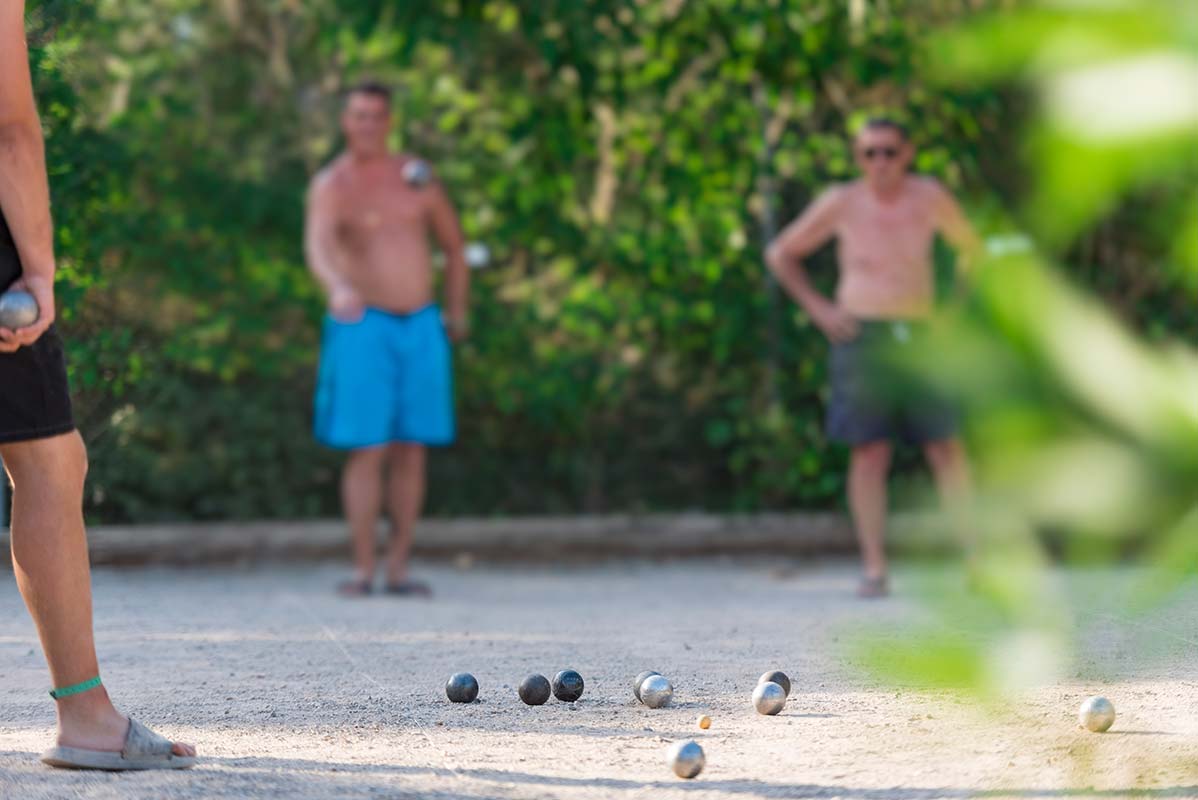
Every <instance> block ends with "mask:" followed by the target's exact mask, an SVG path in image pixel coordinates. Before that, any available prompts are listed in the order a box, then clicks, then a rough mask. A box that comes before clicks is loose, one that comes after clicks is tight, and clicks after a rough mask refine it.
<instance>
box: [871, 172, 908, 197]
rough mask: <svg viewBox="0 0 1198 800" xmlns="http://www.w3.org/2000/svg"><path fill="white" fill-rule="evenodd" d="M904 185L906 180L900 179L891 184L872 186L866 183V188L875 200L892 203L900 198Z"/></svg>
mask: <svg viewBox="0 0 1198 800" xmlns="http://www.w3.org/2000/svg"><path fill="white" fill-rule="evenodd" d="M906 183H907V179H906V178H902V179H900V180H898V181H895V182H894V183H892V184H883V185H874V184H870V183H867V184H866V187H867V188H868V189H869V193H870V194H871V195H873V196H874V198H875V199H876V200H879V201H880V202H883V203H893V202H894V201H896V200H898V199H899V197H901V196H902V194H903V186H904V185H905V184H906Z"/></svg>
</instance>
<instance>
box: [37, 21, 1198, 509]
mask: <svg viewBox="0 0 1198 800" xmlns="http://www.w3.org/2000/svg"><path fill="white" fill-rule="evenodd" d="M852 5H853V4H847V3H844V2H842V0H805V1H804V2H767V1H766V0H760V1H759V2H749V3H746V2H734V1H733V0H705V1H704V2H699V3H687V2H678V0H652V1H651V2H643V3H635V4H633V3H624V2H615V1H614V0H597V1H596V2H589V3H585V4H584V3H576V2H569V1H568V0H555V1H554V2H543V1H542V2H533V1H532V0H520V1H519V2H517V1H516V0H504V1H500V0H486V1H484V0H474V1H470V0H459V1H458V2H405V3H390V2H382V1H381V0H353V2H349V1H348V0H313V1H312V2H308V3H284V2H255V3H250V2H245V1H244V0H221V2H212V3H205V2H199V0H146V2H141V3H135V4H130V3H119V2H115V0H96V1H95V2H90V3H62V2H50V1H49V0H43V1H42V2H34V3H32V5H31V12H30V30H31V36H32V39H33V43H34V49H33V59H34V66H35V74H36V79H37V82H38V92H39V97H40V100H41V104H42V107H43V110H44V112H45V117H46V129H47V134H48V141H49V148H50V164H51V170H52V182H53V191H54V196H55V208H56V216H57V220H58V230H59V252H60V257H61V260H62V265H63V269H62V281H61V287H60V291H61V293H62V298H63V301H64V306H65V313H64V325H63V327H64V332H65V334H66V336H67V339H68V343H69V347H70V355H71V364H72V367H71V368H72V379H73V382H74V386H75V390H76V392H77V394H78V398H77V404H78V407H79V411H80V416H81V422H82V427H83V430H84V432H85V434H86V436H87V438H88V440H89V442H90V443H91V446H92V463H93V467H92V478H91V486H92V494H91V497H90V500H89V510H90V512H91V514H92V516H93V517H94V518H97V519H104V520H130V519H146V518H164V517H196V518H211V517H225V516H290V515H308V514H330V513H334V512H335V511H336V510H337V504H336V489H335V481H334V480H333V476H334V472H335V468H336V464H337V461H338V458H337V456H336V455H335V454H330V453H327V452H323V451H321V450H320V449H318V448H317V447H316V446H315V445H314V444H313V443H312V441H311V437H310V434H309V430H308V421H307V420H308V414H309V406H310V395H311V384H312V380H313V376H314V372H315V361H316V355H317V347H318V325H319V318H320V314H321V305H322V298H321V297H320V296H319V292H318V291H317V289H316V287H315V286H314V284H313V283H312V281H311V280H310V279H309V278H308V276H307V274H306V272H305V270H304V267H303V259H302V252H301V247H300V236H301V227H302V203H303V193H304V188H305V185H306V182H307V180H308V178H309V176H310V175H311V174H312V173H313V172H314V171H315V170H316V169H317V168H319V166H320V165H321V164H322V163H323V162H324V161H326V160H327V159H328V158H330V157H331V156H332V154H333V153H334V152H335V151H336V149H337V147H338V136H337V132H336V112H337V108H338V103H339V92H340V91H341V90H342V89H343V88H344V87H345V86H346V85H347V84H348V83H349V82H351V81H352V80H354V79H355V78H356V77H358V76H362V75H372V76H378V77H382V78H384V79H386V80H389V81H392V82H393V83H395V84H396V85H397V86H398V87H400V94H399V98H398V110H399V116H400V125H399V130H398V131H397V144H400V145H402V146H403V147H404V148H406V149H409V150H411V151H414V152H418V153H420V154H422V155H424V156H425V157H427V158H429V159H431V160H432V161H433V162H434V163H435V164H436V165H437V168H438V170H439V172H440V174H441V175H442V177H443V178H444V180H445V181H446V182H447V184H448V186H449V187H450V191H451V194H452V195H453V197H454V199H455V200H456V201H457V203H458V205H459V206H460V207H461V210H462V216H463V223H464V226H465V228H466V231H467V234H468V236H469V237H470V238H471V239H476V240H482V241H486V242H488V243H489V245H490V246H491V249H492V252H493V255H494V260H495V264H496V266H494V267H493V268H491V269H490V270H488V271H486V272H482V273H476V288H475V311H474V314H475V318H474V330H475V334H474V337H473V339H472V340H471V341H470V342H469V343H467V344H465V345H464V346H462V347H460V348H459V349H458V351H457V356H456V360H457V365H456V366H457V382H458V409H459V413H460V417H461V443H460V444H459V445H457V446H455V447H454V448H452V449H451V450H449V451H446V452H443V453H438V454H437V455H436V456H435V458H434V460H433V467H432V468H433V473H434V475H433V484H432V486H433V490H432V497H431V498H430V505H431V509H432V511H433V512H435V513H466V512H469V513H484V514H487V513H511V512H535V511H576V510H605V509H629V508H633V509H635V508H690V507H701V508H711V509H756V508H776V507H789V506H807V507H825V506H830V505H835V504H837V503H839V502H840V501H839V497H840V494H841V490H842V477H841V475H842V470H843V464H844V456H843V453H841V452H839V451H837V450H835V449H832V448H830V447H828V446H827V445H826V443H825V442H824V439H823V435H822V398H823V392H824V389H823V386H824V360H825V353H826V345H825V343H824V342H823V341H822V339H821V338H820V336H819V335H818V334H817V332H816V331H815V330H814V328H813V327H812V326H811V324H810V322H809V321H808V320H807V319H805V317H804V316H803V315H802V314H801V313H799V312H797V311H794V310H793V309H792V306H791V305H790V304H789V303H788V302H785V301H783V300H781V299H780V298H778V297H777V295H776V292H775V290H773V288H772V286H771V285H770V284H769V282H768V281H767V280H766V279H765V277H764V270H763V269H762V266H761V263H760V261H761V259H760V251H761V247H762V243H763V238H764V236H765V235H767V234H768V232H769V231H770V229H771V225H772V223H773V221H776V220H783V219H785V218H787V217H789V216H790V215H792V214H794V213H796V212H797V211H798V210H799V208H800V207H801V206H802V205H803V204H804V203H805V202H807V201H808V200H809V199H810V198H811V197H812V196H813V195H814V194H815V193H816V192H817V191H819V189H820V188H821V187H822V186H824V185H825V184H827V183H828V182H830V181H836V180H843V179H846V178H849V177H850V176H851V174H852V168H851V159H850V153H849V148H848V143H847V140H846V134H847V133H848V132H849V131H850V130H851V128H852V126H853V125H854V124H855V123H856V122H858V121H859V120H860V118H861V117H862V116H863V115H864V114H867V113H870V112H874V111H880V110H890V111H894V112H896V113H898V114H899V115H900V116H903V117H904V118H906V119H907V120H909V121H911V122H912V123H913V127H914V129H915V132H916V137H917V141H918V144H919V146H920V151H921V155H920V158H919V168H920V169H921V170H923V171H926V172H930V173H933V174H936V175H938V176H940V177H941V178H942V179H943V180H945V181H946V183H947V184H948V185H950V186H951V187H952V188H954V189H955V190H957V191H958V192H960V193H962V194H963V195H965V196H967V197H969V198H971V199H972V200H973V201H974V203H975V205H976V206H977V207H978V208H979V209H991V208H1004V207H1013V206H1014V205H1015V202H1014V201H1015V199H1016V198H1019V197H1021V196H1022V190H1023V188H1024V187H1023V186H1022V185H1020V184H1019V183H1018V182H1017V181H1015V180H1014V179H1013V177H1012V175H1013V174H1014V173H1016V172H1017V170H1013V169H1012V168H1011V164H1012V162H1013V161H1016V160H1017V159H1019V158H1020V157H1021V149H1020V144H1019V141H1018V140H1017V138H1016V137H1014V136H1013V135H1012V129H1013V126H1017V125H1018V124H1019V123H1020V121H1021V120H1023V119H1025V117H1026V111H1025V110H1024V109H1025V108H1026V105H1027V102H1026V101H1027V91H1026V90H1025V89H1023V88H1022V87H1021V86H1020V85H1019V83H1018V81H1016V80H1015V79H1013V78H1012V79H1005V78H1004V80H1003V81H1002V82H1000V83H998V84H997V85H994V86H988V87H979V86H976V85H975V86H969V85H943V84H941V83H940V82H938V81H936V80H929V79H928V78H926V77H925V74H926V69H927V63H926V62H927V61H928V59H929V58H930V57H932V56H931V54H932V53H933V52H934V51H933V49H932V48H930V47H929V44H930V38H929V37H930V35H931V33H932V32H934V31H936V30H939V29H942V28H943V27H944V26H945V25H947V24H949V23H952V22H955V21H959V20H960V19H962V18H964V17H968V16H970V15H971V14H974V13H975V11H974V9H976V7H977V6H978V5H979V4H978V3H976V2H965V0H961V1H960V2H956V1H952V0H946V1H945V2H936V3H930V2H923V0H891V2H888V3H885V4H881V3H866V4H863V7H864V8H865V9H866V13H865V14H864V15H863V16H861V17H859V18H856V17H854V16H853V15H852V13H851V11H850V6H852ZM1013 19H1014V18H1013ZM1144 25H1145V26H1148V25H1149V23H1148V22H1145V23H1144ZM1029 48H1030V46H1029ZM1026 49H1027V48H1025V50H1026ZM990 74H994V73H993V71H991V73H990ZM1004 74H1005V73H1004ZM1123 174H1124V173H1123V172H1120V173H1119V175H1123ZM1111 180H1112V181H1113V180H1114V178H1112V179H1111ZM1120 180H1122V179H1121V178H1120ZM1166 183H1168V182H1166ZM1118 185H1119V186H1122V185H1123V184H1122V183H1120V184H1118ZM1136 185H1137V187H1138V188H1137V191H1138V192H1141V193H1143V195H1144V197H1145V198H1149V197H1156V196H1157V195H1158V194H1160V193H1162V192H1163V193H1165V194H1167V195H1168V196H1169V197H1170V198H1172V196H1173V195H1172V193H1171V189H1169V188H1168V186H1165V187H1164V188H1162V187H1161V185H1159V182H1157V181H1141V182H1138V183H1137V184H1136ZM1170 185H1171V184H1170ZM1190 185H1191V186H1192V183H1191V184H1190ZM1043 202H1048V201H1043ZM1186 202H1188V203H1189V205H1188V206H1186V207H1185V208H1187V209H1190V208H1193V205H1194V203H1195V198H1194V195H1193V194H1192V192H1191V194H1190V196H1189V197H1188V200H1187V201H1186ZM1102 208H1103V209H1109V214H1108V215H1107V216H1106V217H1105V218H1104V219H1101V220H1099V221H1097V222H1093V223H1087V224H1086V225H1082V224H1080V223H1079V220H1081V219H1082V217H1081V216H1080V214H1081V212H1080V211H1079V212H1078V214H1077V215H1073V216H1071V217H1070V220H1071V222H1070V227H1069V228H1068V229H1067V230H1062V232H1060V233H1059V235H1058V237H1057V240H1059V241H1060V242H1061V244H1060V249H1061V251H1062V252H1064V253H1065V254H1066V256H1067V260H1068V261H1069V262H1070V263H1072V264H1075V266H1074V267H1072V270H1073V272H1074V274H1075V275H1076V276H1077V277H1078V279H1079V280H1081V281H1083V282H1085V283H1087V284H1089V285H1091V286H1093V287H1094V288H1096V289H1097V290H1099V291H1100V292H1102V293H1103V294H1104V295H1106V296H1109V297H1111V298H1112V299H1113V301H1114V302H1117V303H1119V304H1120V306H1121V308H1122V309H1123V311H1124V312H1125V314H1126V315H1127V316H1128V317H1129V318H1131V319H1133V320H1134V321H1135V322H1136V323H1137V324H1138V325H1140V326H1141V327H1142V328H1144V329H1145V330H1147V331H1149V333H1150V334H1151V335H1153V336H1156V337H1158V338H1160V337H1164V336H1168V335H1178V334H1179V333H1181V332H1183V331H1188V332H1189V333H1190V334H1193V333H1195V332H1198V331H1196V329H1198V322H1195V321H1194V315H1193V314H1192V308H1193V305H1192V302H1190V300H1188V299H1187V298H1185V297H1179V293H1178V291H1177V285H1178V284H1177V281H1178V278H1177V277H1176V276H1178V275H1180V274H1182V271H1181V270H1174V271H1173V272H1169V271H1168V270H1164V269H1159V270H1158V269H1152V270H1145V269H1142V266H1143V265H1145V264H1152V265H1157V264H1162V265H1163V264H1165V263H1166V262H1169V261H1170V260H1171V259H1172V260H1175V261H1180V260H1181V259H1182V258H1183V257H1184V256H1185V254H1187V253H1190V252H1192V251H1193V250H1195V249H1196V248H1195V246H1194V244H1193V241H1192V237H1190V238H1186V237H1185V236H1182V237H1174V236H1173V235H1172V234H1173V232H1174V231H1175V230H1176V229H1179V228H1180V227H1183V226H1180V224H1179V220H1180V219H1182V214H1183V212H1184V210H1183V209H1182V208H1181V207H1178V208H1176V209H1175V208H1174V206H1173V205H1172V203H1171V201H1170V204H1168V209H1169V210H1168V211H1166V212H1164V217H1163V218H1162V217H1161V216H1160V215H1158V214H1155V213H1142V212H1141V210H1140V208H1139V206H1138V205H1135V204H1131V203H1129V204H1127V205H1126V206H1123V205H1119V204H1113V203H1112V202H1110V201H1109V200H1108V201H1107V202H1106V203H1105V204H1104V205H1103V206H1102ZM1083 210H1084V209H1083ZM1086 219H1090V218H1089V217H1086ZM1089 225H1092V227H1088V226H1089ZM942 267H945V268H947V264H943V265H942ZM815 271H816V276H817V280H819V281H820V282H822V283H824V284H825V285H830V282H831V280H832V277H833V270H832V263H831V259H830V253H824V254H821V255H820V257H819V258H817V259H816V262H815Z"/></svg>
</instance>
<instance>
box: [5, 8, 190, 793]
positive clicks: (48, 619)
mask: <svg viewBox="0 0 1198 800" xmlns="http://www.w3.org/2000/svg"><path fill="white" fill-rule="evenodd" d="M24 5H25V4H24V3H23V2H4V3H0V292H4V291H7V290H9V289H23V290H25V291H28V292H29V293H31V294H32V295H33V296H34V297H35V298H36V299H37V303H38V306H39V308H40V316H39V318H38V320H37V321H36V322H35V323H33V324H32V325H29V326H28V327H24V328H19V329H17V330H7V329H0V459H3V461H4V466H5V467H6V468H7V469H8V477H9V479H10V480H11V481H12V487H13V495H12V499H13V504H12V530H11V538H12V560H13V567H14V572H15V573H16V578H17V586H18V587H19V588H20V590H21V596H22V597H24V598H25V604H26V605H27V606H28V607H29V613H30V614H32V615H33V621H34V623H36V625H37V632H38V636H39V637H40V639H41V642H42V651H43V652H44V653H45V655H46V662H47V663H48V665H49V667H50V677H51V679H52V680H53V682H54V686H55V688H54V689H53V690H52V691H51V692H50V696H51V697H53V698H54V699H55V700H56V701H57V711H58V743H57V746H56V747H53V748H51V749H49V750H47V751H46V753H45V754H43V755H42V761H44V762H45V763H47V764H49V765H51V766H54V767H79V768H92V769H108V770H126V769H179V768H183V767H190V766H191V765H192V764H194V763H195V749H194V748H193V747H191V746H190V745H186V744H179V743H177V742H176V743H172V742H169V741H167V740H166V739H164V738H162V737H161V736H158V735H157V734H154V733H151V732H150V731H149V730H148V729H146V728H145V727H143V726H142V725H140V724H139V723H136V722H134V721H132V720H130V719H129V718H128V717H126V716H124V715H123V714H121V713H120V712H119V711H117V710H116V709H115V708H113V705H112V701H110V700H109V698H108V692H107V691H106V690H105V688H104V686H103V685H101V683H100V668H99V665H98V663H97V661H96V648H95V643H94V639H93V633H92V596H91V575H90V570H89V565H88V558H87V534H86V533H85V531H84V529H83V481H84V476H85V475H86V473H87V453H86V452H85V451H84V447H83V440H82V438H80V436H79V433H78V432H77V431H76V430H75V424H74V422H73V421H72V417H71V398H70V393H69V390H68V387H67V373H66V364H65V362H64V360H63V352H62V343H61V342H60V341H59V338H58V334H57V332H56V331H55V329H54V326H53V322H54V315H55V313H54V312H55V307H54V272H55V262H54V236H53V225H52V222H51V219H50V197H49V191H48V188H47V184H46V162H45V149H44V145H43V143H42V129H41V125H40V123H39V121H38V115H37V107H36V106H35V104H34V101H33V87H32V82H31V80H30V75H29V61H28V58H29V56H28V54H27V52H26V49H25V13H24V11H25V9H24ZM166 613H176V614H187V613H188V612H187V609H186V603H185V602H181V603H180V604H179V606H178V608H176V609H174V611H173V612H169V611H168V612H166Z"/></svg>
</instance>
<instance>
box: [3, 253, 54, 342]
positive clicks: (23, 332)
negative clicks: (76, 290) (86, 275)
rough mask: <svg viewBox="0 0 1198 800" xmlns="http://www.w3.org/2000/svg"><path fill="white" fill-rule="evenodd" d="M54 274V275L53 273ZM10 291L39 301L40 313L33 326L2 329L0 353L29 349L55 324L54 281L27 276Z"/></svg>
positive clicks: (36, 276) (10, 288)
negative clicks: (22, 293)
mask: <svg viewBox="0 0 1198 800" xmlns="http://www.w3.org/2000/svg"><path fill="white" fill-rule="evenodd" d="M51 274H53V273H51ZM9 291H26V292H29V293H30V294H31V295H33V299H35V300H36V301H37V305H38V309H39V313H38V317H37V321H36V322H34V323H33V324H32V325H28V326H26V327H24V328H18V329H17V330H10V329H8V328H0V353H13V352H16V351H17V350H18V349H20V348H21V347H27V346H29V345H31V344H33V343H34V342H36V341H37V340H38V339H40V338H41V336H42V334H43V333H45V332H46V330H47V329H49V327H50V326H51V325H52V324H54V279H53V278H52V277H42V276H41V275H26V276H24V277H22V278H21V279H20V280H18V281H17V282H16V283H14V284H13V285H12V286H10V287H9Z"/></svg>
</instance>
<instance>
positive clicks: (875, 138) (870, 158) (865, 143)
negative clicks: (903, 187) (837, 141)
mask: <svg viewBox="0 0 1198 800" xmlns="http://www.w3.org/2000/svg"><path fill="white" fill-rule="evenodd" d="M853 150H854V156H855V157H856V160H857V166H858V167H859V168H860V169H861V174H862V175H864V176H865V180H866V182H867V183H869V185H871V186H876V187H879V188H888V187H892V186H895V185H897V184H898V183H899V182H901V181H902V179H903V176H904V175H906V174H907V169H908V168H909V167H910V166H911V159H912V158H913V157H914V156H915V148H913V147H912V146H911V143H910V142H908V141H907V140H906V139H904V138H903V135H902V134H901V133H899V132H898V131H896V130H895V129H894V128H881V127H879V128H866V129H865V130H863V131H861V133H860V134H858V135H857V141H856V142H855V143H854V145H853Z"/></svg>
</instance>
